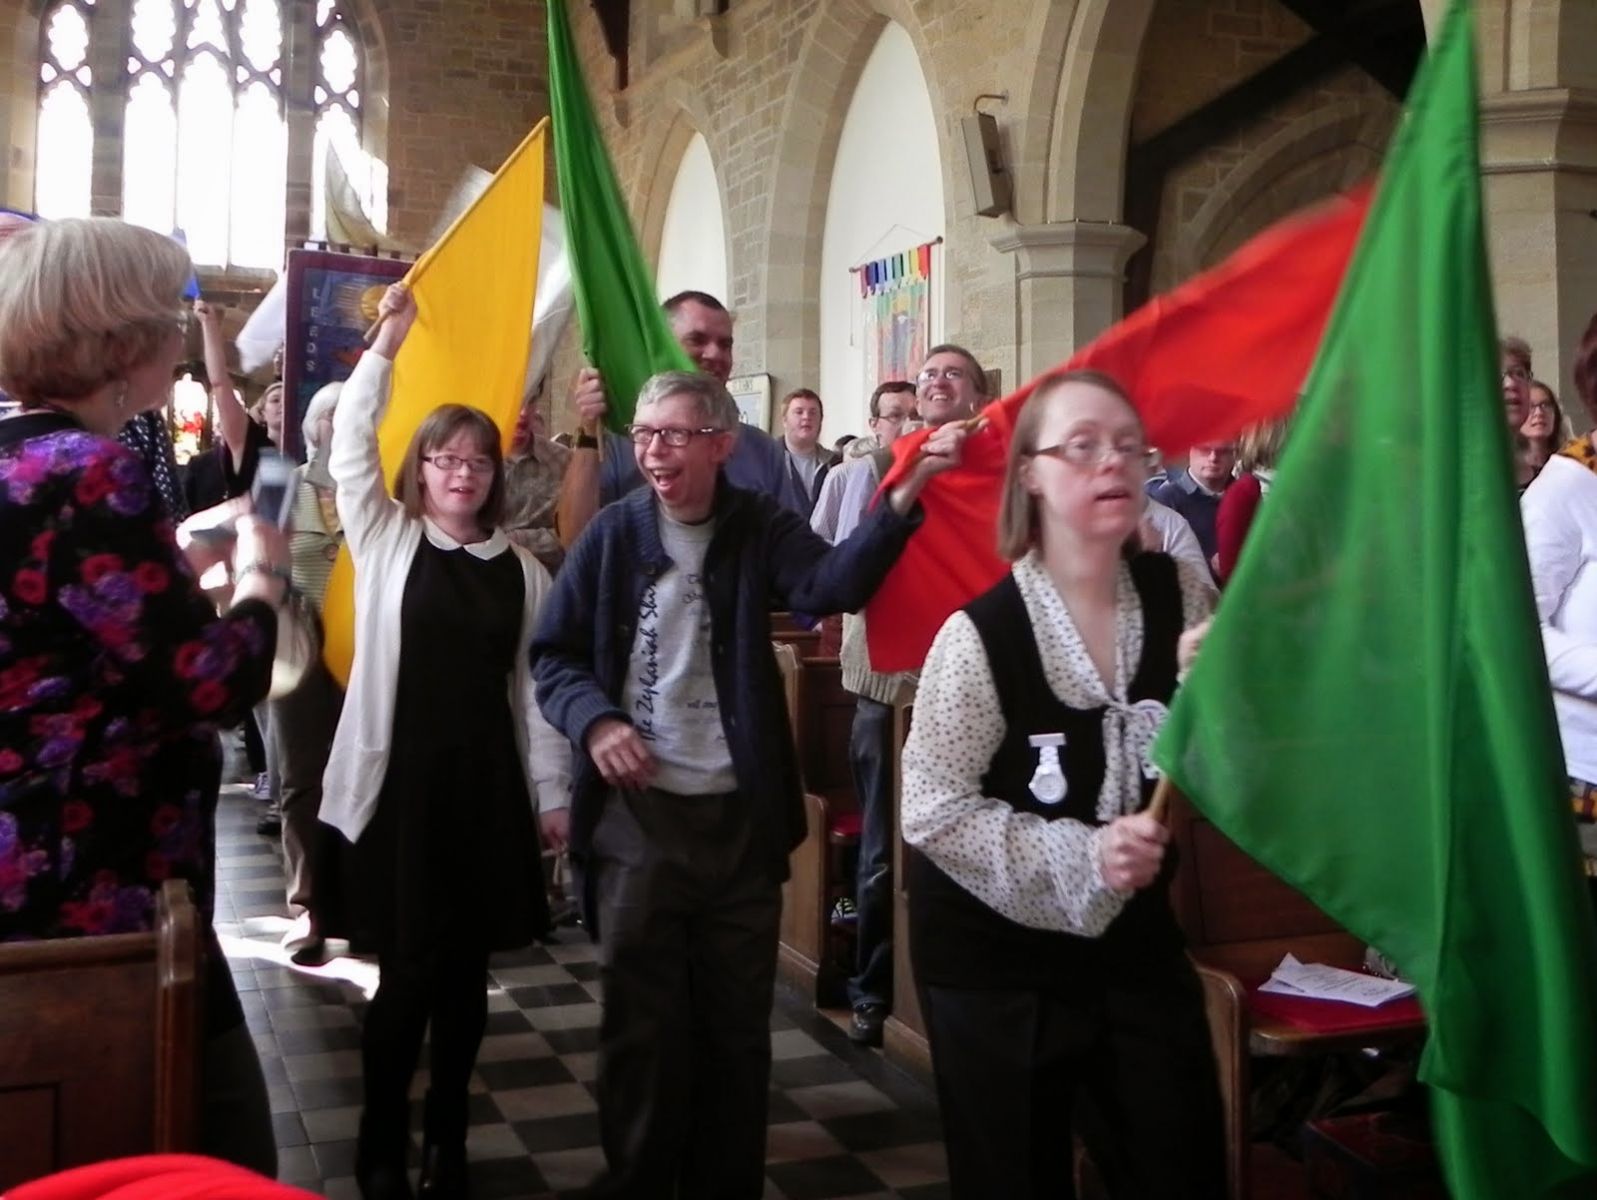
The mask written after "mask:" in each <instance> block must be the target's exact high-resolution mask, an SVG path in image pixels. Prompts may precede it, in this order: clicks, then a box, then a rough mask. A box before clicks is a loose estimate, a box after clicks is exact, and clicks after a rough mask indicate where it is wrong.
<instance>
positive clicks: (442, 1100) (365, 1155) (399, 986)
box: [360, 947, 488, 1165]
mask: <svg viewBox="0 0 1597 1200" xmlns="http://www.w3.org/2000/svg"><path fill="white" fill-rule="evenodd" d="M378 966H379V969H380V971H381V980H380V982H379V984H378V987H377V995H376V996H374V997H373V998H372V1002H371V1005H370V1007H368V1008H367V1010H366V1024H365V1028H364V1030H363V1031H362V1034H361V1043H360V1054H361V1072H362V1074H363V1076H364V1079H365V1090H366V1107H365V1109H364V1111H363V1112H362V1113H361V1119H360V1154H361V1158H362V1159H363V1160H365V1162H367V1163H369V1164H378V1163H387V1164H394V1165H403V1163H404V1161H405V1150H406V1139H407V1136H408V1132H407V1131H408V1129H409V1093H410V1081H411V1077H412V1076H413V1075H414V1074H415V1073H416V1060H417V1058H418V1057H419V1055H420V1053H421V1041H422V1036H423V1034H424V1033H425V1032H426V1030H427V1024H428V1021H429V1020H431V1022H432V1052H431V1057H430V1061H429V1064H428V1065H429V1069H430V1072H431V1082H430V1084H429V1087H428V1092H427V1124H426V1136H427V1140H428V1141H429V1142H432V1143H433V1144H435V1145H439V1146H446V1147H448V1146H455V1147H463V1146H464V1145H465V1141H466V1123H467V1114H466V1090H467V1087H468V1085H469V1084H470V1082H471V1072H472V1067H473V1066H474V1065H475V1063H476V1061H477V1049H478V1047H479V1046H480V1045H481V1044H482V1035H483V1029H484V1027H485V1026H486V1025H487V1023H488V988H487V976H488V953H487V951H486V950H482V949H477V948H465V949H462V948H457V947H448V948H445V947H439V948H437V949H435V950H434V951H433V952H432V953H430V954H428V955H426V956H423V957H420V958H415V957H410V956H402V955H400V954H397V953H391V954H384V955H382V956H381V957H380V958H379V961H378Z"/></svg>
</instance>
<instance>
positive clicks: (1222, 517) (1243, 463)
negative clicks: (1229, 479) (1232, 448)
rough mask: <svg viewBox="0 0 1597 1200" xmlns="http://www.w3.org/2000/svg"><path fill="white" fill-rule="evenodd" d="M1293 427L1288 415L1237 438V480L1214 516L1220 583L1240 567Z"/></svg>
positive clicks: (1216, 558)
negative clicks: (1251, 529) (1250, 532)
mask: <svg viewBox="0 0 1597 1200" xmlns="http://www.w3.org/2000/svg"><path fill="white" fill-rule="evenodd" d="M1290 428H1291V421H1290V419H1289V418H1283V419H1282V420H1279V421H1268V422H1265V423H1264V424H1262V425H1255V426H1254V427H1253V428H1252V429H1249V430H1247V431H1246V432H1244V433H1243V435H1242V436H1241V437H1240V438H1238V439H1237V480H1236V482H1235V483H1233V484H1232V485H1231V486H1230V487H1228V488H1226V490H1225V494H1224V495H1223V496H1221V497H1220V509H1219V511H1218V512H1216V513H1215V516H1214V535H1215V546H1216V548H1215V566H1216V567H1217V569H1218V574H1219V577H1220V582H1221V583H1224V582H1225V581H1226V580H1228V579H1230V578H1231V572H1232V571H1234V570H1236V568H1237V559H1238V558H1240V557H1241V556H1242V543H1243V542H1244V541H1245V540H1246V539H1247V536H1248V530H1249V528H1250V527H1251V526H1252V525H1253V518H1254V515H1255V514H1256V513H1257V512H1258V511H1259V504H1260V502H1261V501H1262V500H1263V499H1264V496H1265V494H1266V493H1267V492H1268V491H1269V490H1270V484H1271V483H1272V482H1273V481H1274V480H1275V464H1276V462H1277V460H1278V459H1279V458H1280V457H1281V451H1282V449H1283V448H1284V447H1285V446H1286V438H1287V432H1288V430H1289V429H1290Z"/></svg>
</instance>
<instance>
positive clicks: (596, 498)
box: [557, 291, 809, 547]
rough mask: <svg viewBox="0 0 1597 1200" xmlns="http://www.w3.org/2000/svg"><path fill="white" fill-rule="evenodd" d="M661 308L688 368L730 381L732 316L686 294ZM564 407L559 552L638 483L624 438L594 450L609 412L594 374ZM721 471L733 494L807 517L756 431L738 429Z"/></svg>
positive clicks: (783, 468)
mask: <svg viewBox="0 0 1597 1200" xmlns="http://www.w3.org/2000/svg"><path fill="white" fill-rule="evenodd" d="M661 308H663V309H664V310H665V315H666V320H667V321H669V322H670V325H671V332H672V333H673V334H675V335H676V339H677V341H678V342H680V343H681V345H682V349H684V350H686V351H687V353H688V357H689V358H691V359H692V360H693V362H694V365H695V366H697V367H698V368H699V370H701V371H703V372H704V373H705V374H706V375H713V376H714V377H715V378H716V379H717V380H718V381H719V382H720V383H721V384H723V385H724V384H725V383H726V381H727V380H728V379H730V378H731V377H732V344H733V339H732V314H731V313H730V312H728V311H727V308H726V305H724V304H722V303H721V302H720V301H719V300H717V299H716V298H715V297H714V296H712V295H710V294H709V293H707V292H693V291H689V292H678V293H677V294H676V295H675V296H672V297H671V298H670V299H669V300H667V301H666V302H665V303H664V304H663V305H661ZM571 402H572V407H574V408H575V409H576V410H577V418H578V426H577V436H576V439H575V440H574V441H573V442H572V444H571V448H572V451H573V453H572V456H571V465H570V467H568V468H567V470H566V476H565V481H564V483H563V485H562V487H561V493H560V506H559V512H558V517H557V521H558V526H559V530H560V540H561V541H562V542H564V543H565V544H566V546H567V547H569V546H570V545H571V544H572V543H573V542H575V541H576V540H577V535H578V534H580V533H581V532H582V531H583V530H584V529H586V528H587V526H588V522H589V521H591V520H592V519H593V514H594V513H596V512H597V511H598V510H599V509H600V508H601V507H602V506H604V505H606V504H609V503H611V502H612V501H615V500H619V499H620V498H621V497H622V496H624V495H626V494H627V493H628V492H630V491H631V490H632V489H633V488H635V487H639V486H641V485H642V483H643V476H642V474H640V473H639V471H638V464H637V462H636V461H634V456H633V453H632V445H631V443H629V442H628V441H627V439H626V438H624V437H606V438H604V439H602V442H603V444H602V446H601V439H600V438H599V427H600V426H601V425H602V424H603V422H604V416H605V413H606V412H607V411H609V407H610V404H609V400H608V398H607V397H606V395H605V390H604V379H603V377H602V376H600V374H599V372H598V371H597V370H595V369H594V368H592V367H584V368H583V369H582V370H581V371H579V372H578V373H577V378H576V382H575V384H574V385H573V387H572V393H571ZM722 469H723V470H724V471H725V472H726V478H727V482H728V483H730V484H732V485H733V486H734V487H740V488H743V489H745V490H747V491H751V492H763V493H764V494H766V495H767V496H771V497H774V498H775V499H776V500H777V502H778V503H780V504H782V505H783V506H784V507H786V508H790V509H792V510H793V511H794V512H796V513H801V514H807V513H808V511H809V504H808V499H809V498H808V497H807V496H805V495H803V494H802V493H801V490H800V488H799V485H798V483H797V482H796V481H795V480H794V478H793V473H792V472H791V471H790V470H788V463H787V453H786V452H785V451H784V450H783V448H782V444H781V443H780V442H778V441H777V440H776V439H775V438H773V437H771V435H770V434H768V433H766V432H765V430H763V429H758V428H756V427H755V426H753V425H739V426H738V430H737V438H736V439H735V440H734V441H733V444H732V453H731V457H729V458H728V459H727V461H726V465H725V466H724V467H723V468H722Z"/></svg>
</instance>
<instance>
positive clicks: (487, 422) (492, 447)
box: [394, 404, 505, 529]
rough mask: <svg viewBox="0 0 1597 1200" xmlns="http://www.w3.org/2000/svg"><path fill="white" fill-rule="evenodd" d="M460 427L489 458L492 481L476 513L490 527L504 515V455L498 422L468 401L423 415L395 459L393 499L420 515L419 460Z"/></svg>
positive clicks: (439, 408) (421, 494) (422, 493)
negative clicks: (406, 444)
mask: <svg viewBox="0 0 1597 1200" xmlns="http://www.w3.org/2000/svg"><path fill="white" fill-rule="evenodd" d="M462 431H464V432H468V433H471V434H474V435H475V436H476V439H477V449H479V450H480V451H482V453H484V454H486V455H487V456H488V457H489V458H491V459H492V460H493V464H494V478H493V483H491V484H490V485H489V487H488V498H487V499H486V500H484V501H483V502H482V508H481V509H479V510H478V513H477V517H478V520H479V521H481V522H482V527H483V528H484V529H493V528H494V527H495V526H497V525H498V524H499V523H500V522H501V521H503V520H504V519H505V459H504V453H503V451H502V450H501V448H500V433H499V426H497V425H495V424H494V423H493V418H492V417H490V416H489V415H488V414H487V413H485V412H483V411H482V409H480V408H472V407H471V406H470V405H469V404H441V405H439V406H438V407H437V408H435V409H433V411H432V412H430V413H428V414H427V419H426V420H425V421H423V422H422V423H421V424H420V425H419V426H418V427H417V429H416V432H415V433H414V434H413V435H412V436H411V439H410V445H409V446H407V447H406V448H405V457H404V458H402V459H401V460H400V462H399V474H398V475H397V476H395V478H394V499H395V500H398V501H399V502H400V503H401V504H403V505H404V506H405V512H406V513H407V514H409V515H410V516H411V517H413V518H417V519H420V517H421V516H422V514H423V509H424V505H423V498H424V496H425V495H426V492H425V489H424V488H423V487H422V484H421V460H422V458H423V457H424V456H426V455H429V454H431V453H433V451H435V450H437V449H438V448H439V447H440V446H442V445H443V444H444V443H445V442H447V441H450V440H451V439H452V438H453V437H454V436H455V435H456V434H458V433H461V432H462Z"/></svg>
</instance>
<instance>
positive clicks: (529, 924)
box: [321, 285, 571, 1197]
mask: <svg viewBox="0 0 1597 1200" xmlns="http://www.w3.org/2000/svg"><path fill="white" fill-rule="evenodd" d="M379 311H380V314H381V322H382V324H381V328H380V330H379V332H378V334H377V337H376V341H375V343H374V344H373V346H372V349H371V350H370V351H369V352H368V353H366V354H365V355H364V356H362V358H361V360H360V362H359V363H358V364H357V365H356V367H355V370H354V373H353V374H351V375H350V377H349V379H348V380H347V381H346V382H345V384H344V390H343V392H342V394H341V395H340V397H339V402H338V417H337V420H336V421H335V422H334V423H333V445H332V457H331V458H330V459H329V462H328V466H329V469H330V470H331V473H332V476H333V479H334V481H335V483H336V485H337V496H338V517H339V520H340V521H341V523H342V525H343V530H344V536H345V538H346V539H347V543H348V546H349V551H350V554H351V555H352V556H353V558H354V561H355V589H356V591H355V661H354V664H353V666H352V668H351V670H350V676H349V690H348V693H347V695H346V696H345V700H344V708H343V713H342V715H341V716H340V718H339V722H338V731H337V733H336V734H335V735H334V738H333V749H332V756H331V758H330V760H329V762H328V766H327V772H326V775H325V778H324V781H323V795H322V808H321V819H322V820H323V821H325V822H327V823H328V824H330V825H332V826H333V827H334V828H335V829H337V830H338V831H339V832H340V833H342V834H343V835H344V837H345V838H347V839H348V840H349V841H350V842H351V843H353V845H352V846H351V847H350V849H349V851H348V858H349V870H348V872H347V886H346V887H345V888H344V895H345V897H346V898H347V899H348V900H349V901H350V902H351V904H352V905H353V912H352V913H351V914H350V920H351V922H352V925H351V929H350V932H351V935H352V937H353V938H354V939H355V940H356V941H357V942H366V943H368V944H371V945H374V946H375V948H376V951H377V957H378V966H379V969H380V972H381V982H380V984H379V986H378V989H377V995H376V996H375V997H374V998H373V1000H372V1002H371V1005H370V1007H369V1008H368V1009H367V1011H366V1021H365V1028H364V1031H363V1033H362V1038H361V1065H362V1073H363V1076H364V1083H365V1107H364V1110H363V1111H362V1113H361V1120H360V1136H359V1142H358V1146H357V1153H356V1163H355V1175H356V1181H357V1183H358V1184H359V1186H360V1189H361V1194H362V1195H363V1196H366V1197H391V1196H399V1197H402V1196H408V1195H410V1184H409V1179H408V1177H407V1175H406V1149H407V1147H408V1145H409V1119H408V1114H409V1101H408V1095H409V1090H410V1081H411V1076H412V1074H413V1073H414V1071H415V1067H416V1059H417V1056H418V1054H419V1052H420V1048H421V1041H422V1034H423V1032H424V1031H425V1030H426V1029H427V1027H428V1025H429V1022H430V1024H431V1028H432V1033H431V1047H432V1048H431V1061H430V1079H429V1090H428V1093H427V1104H426V1120H425V1123H424V1126H423V1152H422V1176H421V1190H422V1191H423V1193H425V1194H429V1195H435V1196H450V1197H453V1196H460V1195H463V1194H464V1192H465V1189H466V1118H467V1111H466V1089H467V1085H468V1083H469V1082H470V1079H471V1072H472V1068H473V1064H474V1063H475V1060H476V1056H477V1048H478V1045H479V1044H480V1043H481V1041H482V1034H483V1028H484V1025H485V1023H486V1020H487V994H486V986H487V968H488V955H489V953H490V952H491V951H496V950H508V949H512V948H515V947H518V946H524V945H526V944H527V943H528V942H530V941H531V940H532V939H533V938H534V937H536V936H538V935H539V934H541V933H543V932H545V931H546V930H547V928H548V922H549V909H548V900H547V897H546V895H545V892H544V886H543V878H542V874H541V869H540V867H541V864H540V858H541V856H540V851H539V846H538V834H539V826H541V830H542V834H543V837H544V840H545V841H546V842H547V843H548V844H549V845H550V847H551V848H552V849H560V848H563V847H564V843H565V838H566V807H567V805H568V803H569V798H568V794H567V793H568V790H569V777H570V761H571V748H570V746H569V745H568V744H567V742H566V740H565V739H564V738H563V737H561V736H560V734H558V733H556V732H555V731H554V730H553V729H552V728H550V726H549V725H548V723H547V722H545V721H544V719H543V716H542V714H541V713H540V712H539V711H538V707H537V705H536V703H535V702H534V700H533V689H532V681H531V678H530V672H529V669H528V665H527V659H526V657H525V655H526V647H527V645H528V643H529V641H530V640H531V631H532V627H533V620H534V617H535V616H536V614H537V612H538V609H539V608H540V606H541V605H542V604H543V600H544V596H545V594H546V593H547V591H548V589H549V576H548V573H547V572H546V571H545V570H544V569H543V567H542V566H541V565H539V563H538V560H537V559H536V558H534V557H533V556H532V554H531V552H529V551H527V550H524V549H522V548H521V547H519V546H515V545H514V544H513V543H512V542H511V541H510V540H509V538H507V537H506V535H505V533H504V531H503V530H502V529H501V528H499V527H498V526H499V521H500V519H501V517H502V514H503V509H504V496H505V478H504V463H503V460H502V457H501V453H500V433H499V430H498V429H497V428H495V426H494V424H493V422H492V421H491V420H490V419H489V418H488V416H487V415H486V414H485V413H483V412H482V411H481V410H479V409H475V408H468V407H466V406H465V405H460V404H446V405H443V406H442V407H440V408H438V409H436V410H435V411H434V412H433V413H432V414H431V415H430V416H428V417H427V419H426V420H425V421H423V422H422V424H421V427H420V428H419V429H417V431H416V433H415V436H413V437H412V438H411V442H410V447H409V449H408V450H407V451H406V453H405V457H404V460H403V462H402V463H401V465H400V468H399V473H398V478H397V480H396V483H395V487H394V494H393V495H392V496H390V495H389V493H388V489H387V487H386V485H385V483H384V475H383V466H382V462H381V460H380V458H379V455H378V447H377V427H378V424H379V422H380V420H381V418H382V413H383V408H384V406H385V404H386V402H387V396H388V385H389V378H390V374H391V372H392V369H393V360H394V358H395V357H396V356H397V355H398V353H399V350H400V347H401V345H402V344H403V343H404V340H405V335H406V334H407V333H408V332H409V329H410V326H411V324H412V322H413V321H414V320H415V317H416V302H415V299H414V298H413V297H412V296H411V295H410V294H409V292H408V291H407V290H406V289H405V288H404V287H403V286H401V285H395V286H393V287H391V288H389V289H388V291H387V292H386V293H385V294H384V296H383V299H382V303H381V305H380V309H379ZM535 803H536V808H535ZM535 811H538V812H539V814H540V815H539V817H538V819H537V824H536V825H535V823H534V816H533V814H534V812H535Z"/></svg>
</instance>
